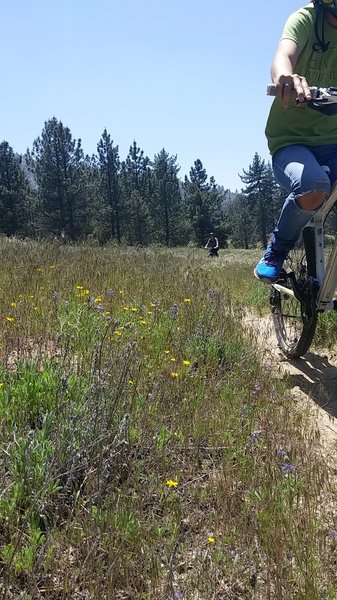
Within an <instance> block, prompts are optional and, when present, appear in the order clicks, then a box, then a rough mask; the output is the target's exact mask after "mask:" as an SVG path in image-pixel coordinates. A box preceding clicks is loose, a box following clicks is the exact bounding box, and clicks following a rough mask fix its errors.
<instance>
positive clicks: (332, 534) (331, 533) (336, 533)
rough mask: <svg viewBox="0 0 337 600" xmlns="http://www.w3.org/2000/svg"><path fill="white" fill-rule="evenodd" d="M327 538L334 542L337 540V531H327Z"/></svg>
mask: <svg viewBox="0 0 337 600" xmlns="http://www.w3.org/2000/svg"><path fill="white" fill-rule="evenodd" d="M329 536H330V537H332V538H333V539H334V540H337V531H336V530H335V529H331V531H329Z"/></svg>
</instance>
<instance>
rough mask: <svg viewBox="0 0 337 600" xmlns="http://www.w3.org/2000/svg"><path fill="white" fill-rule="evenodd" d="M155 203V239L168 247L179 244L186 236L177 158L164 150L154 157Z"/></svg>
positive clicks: (153, 209)
mask: <svg viewBox="0 0 337 600" xmlns="http://www.w3.org/2000/svg"><path fill="white" fill-rule="evenodd" d="M152 166H153V187H154V189H153V203H152V214H153V217H154V225H155V237H156V240H157V241H158V242H161V243H165V245H166V246H170V245H172V244H177V243H179V240H181V238H182V237H183V236H184V225H185V223H184V215H183V204H182V197H181V192H180V187H179V179H178V172H179V169H180V167H179V165H177V157H176V156H169V154H168V153H167V152H166V150H165V149H164V148H163V149H162V150H161V151H160V152H159V153H158V154H156V155H155V156H154V160H153V163H152Z"/></svg>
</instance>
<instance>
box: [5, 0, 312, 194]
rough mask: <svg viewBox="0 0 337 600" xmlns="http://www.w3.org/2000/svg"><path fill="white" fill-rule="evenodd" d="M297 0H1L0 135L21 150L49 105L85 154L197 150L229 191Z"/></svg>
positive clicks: (186, 157) (193, 153)
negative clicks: (106, 142) (134, 147)
mask: <svg viewBox="0 0 337 600" xmlns="http://www.w3.org/2000/svg"><path fill="white" fill-rule="evenodd" d="M303 4H305V3H304V2H301V1H299V0H273V1H272V2H266V1H265V0H256V1H255V2H254V1H252V0H250V1H249V0H246V1H243V2H242V1H240V0H234V1H231V0H208V1H205V0H204V1H201V0H170V1H166V2H165V1H163V0H143V1H139V0H138V1H136V0H118V1H117V0H95V1H93V0H81V1H80V0H32V1H31V2H28V1H27V0H10V1H4V2H2V7H1V22H2V27H1V36H0V51H1V57H2V60H1V67H0V69H1V84H2V91H1V105H0V107H1V108H0V123H1V129H0V141H1V140H6V141H7V142H8V143H9V144H10V145H11V146H12V148H13V149H14V151H15V152H18V153H24V152H25V151H26V149H27V148H31V147H32V143H33V141H34V139H35V138H36V137H38V136H39V135H40V134H41V131H42V129H43V126H44V122H45V121H46V120H48V119H50V118H51V117H53V116H55V117H56V118H57V119H58V120H60V121H62V122H63V124H64V125H66V126H68V127H69V128H70V131H71V133H72V135H73V137H74V138H75V139H78V138H81V140H82V146H83V150H84V152H85V153H87V154H93V153H96V149H97V142H98V141H99V139H100V137H101V134H102V132H103V129H104V128H105V127H106V128H107V130H108V133H110V135H111V137H112V139H113V140H114V143H115V144H116V145H118V146H119V150H120V157H121V159H122V160H123V159H125V158H126V155H127V153H128V150H129V147H130V145H131V143H132V142H133V140H134V139H135V140H136V142H137V144H138V146H139V147H140V148H141V149H142V150H144V153H145V154H146V155H148V156H149V157H150V158H153V156H154V155H155V154H157V153H158V152H159V151H160V150H161V149H162V148H163V147H164V148H165V149H166V151H167V152H169V154H176V155H177V157H178V163H179V165H180V166H181V170H180V176H182V177H183V176H184V175H185V174H188V173H189V170H190V168H191V166H192V165H193V163H194V161H195V160H196V159H197V158H199V159H200V160H201V161H202V163H203V165H204V167H205V168H206V171H207V173H208V175H209V176H210V175H214V177H215V180H216V182H217V183H219V184H220V185H223V186H225V187H229V188H231V189H232V191H234V190H235V189H236V188H237V189H241V181H240V179H239V177H238V173H242V169H243V168H244V169H246V168H248V166H249V164H250V163H251V162H252V159H253V156H254V153H255V152H258V153H259V154H260V156H262V158H264V159H266V160H269V154H268V150H267V145H266V140H265V137H264V126H265V121H266V117H267V113H268V110H269V106H270V103H271V100H270V98H268V97H267V96H266V85H267V83H268V82H269V80H270V75H269V73H270V63H271V60H272V57H273V54H274V51H275V48H276V45H277V42H278V39H279V36H280V33H281V30H282V27H283V24H284V21H285V19H286V17H287V16H288V14H290V13H291V12H293V11H294V10H296V9H297V8H299V7H300V6H302V5H303Z"/></svg>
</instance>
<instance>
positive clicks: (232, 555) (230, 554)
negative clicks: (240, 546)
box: [228, 548, 238, 558]
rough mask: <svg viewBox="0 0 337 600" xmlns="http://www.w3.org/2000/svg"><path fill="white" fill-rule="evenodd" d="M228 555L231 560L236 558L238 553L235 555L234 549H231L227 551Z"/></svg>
mask: <svg viewBox="0 0 337 600" xmlns="http://www.w3.org/2000/svg"><path fill="white" fill-rule="evenodd" d="M228 554H229V556H230V557H231V558H236V557H237V555H238V553H237V551H236V550H235V548H231V549H230V550H229V552H228Z"/></svg>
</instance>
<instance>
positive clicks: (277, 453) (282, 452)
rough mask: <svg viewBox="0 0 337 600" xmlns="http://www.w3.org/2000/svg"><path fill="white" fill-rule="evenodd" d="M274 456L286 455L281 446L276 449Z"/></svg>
mask: <svg viewBox="0 0 337 600" xmlns="http://www.w3.org/2000/svg"><path fill="white" fill-rule="evenodd" d="M276 456H277V457H278V458H284V457H285V456H286V452H285V450H282V448H279V449H278V450H276Z"/></svg>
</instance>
